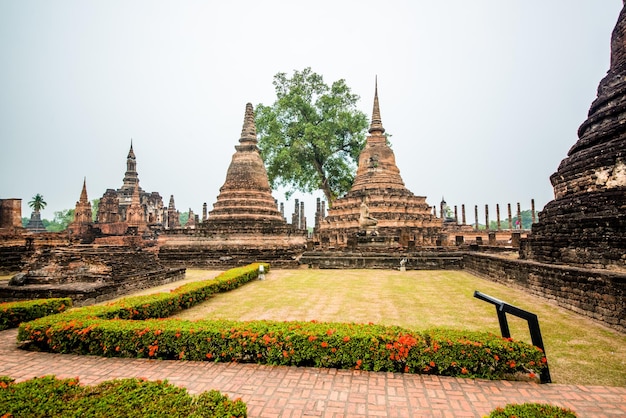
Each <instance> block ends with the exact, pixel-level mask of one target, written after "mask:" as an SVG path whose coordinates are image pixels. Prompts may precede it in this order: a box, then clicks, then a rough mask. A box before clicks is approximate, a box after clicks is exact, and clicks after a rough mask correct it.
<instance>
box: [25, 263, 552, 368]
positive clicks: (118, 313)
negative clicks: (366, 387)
mask: <svg viewBox="0 0 626 418" xmlns="http://www.w3.org/2000/svg"><path fill="white" fill-rule="evenodd" d="M268 267H269V266H267V265H266V270H268ZM257 275H258V264H253V265H250V266H246V267H242V268H238V269H232V270H229V271H227V272H225V273H222V274H221V275H220V276H218V277H217V278H216V279H213V280H208V281H204V282H196V283H190V284H187V285H184V286H181V287H179V288H178V289H175V290H173V291H172V292H171V293H170V294H154V295H149V296H141V297H133V298H127V299H124V300H122V301H119V302H116V303H112V304H109V305H107V306H90V307H84V308H80V309H74V310H72V311H70V312H67V313H63V314H59V315H53V316H49V317H45V318H40V319H37V320H36V321H33V322H29V323H25V324H22V325H21V326H20V329H19V333H18V339H19V340H21V341H30V342H31V344H32V345H35V346H36V347H38V348H40V349H42V350H47V351H53V352H58V353H74V354H92V355H101V356H116V357H144V358H155V359H164V360H194V361H203V360H204V361H234V362H255V363H261V364H270V365H287V366H312V367H331V368H339V369H362V370H372V371H390V372H405V373H429V374H438V375H446V376H462V377H481V378H487V379H502V378H506V377H508V376H511V375H514V374H519V373H530V375H531V377H533V376H534V375H537V374H539V372H540V371H541V370H542V369H543V368H545V367H546V360H545V357H544V355H543V352H542V351H541V350H540V349H538V348H536V347H533V346H531V345H528V344H525V343H523V342H516V341H512V340H511V339H504V338H501V337H498V336H496V335H493V334H488V333H478V332H462V331H450V330H431V331H427V332H421V333H418V332H415V331H412V330H408V329H404V328H401V327H395V326H380V325H374V324H343V323H318V322H315V321H312V322H277V321H250V322H237V321H219V320H216V321H196V322H190V321H180V320H175V319H167V317H168V316H170V315H172V314H173V313H174V312H176V311H179V310H181V309H186V308H187V307H188V306H192V305H194V304H196V303H200V302H202V301H205V300H207V299H208V298H210V297H211V295H212V294H213V293H216V292H223V291H228V290H231V289H234V288H236V287H238V286H241V285H242V284H244V283H247V282H248V281H250V280H252V279H253V278H256V277H257ZM129 319H139V320H140V321H137V320H129Z"/></svg>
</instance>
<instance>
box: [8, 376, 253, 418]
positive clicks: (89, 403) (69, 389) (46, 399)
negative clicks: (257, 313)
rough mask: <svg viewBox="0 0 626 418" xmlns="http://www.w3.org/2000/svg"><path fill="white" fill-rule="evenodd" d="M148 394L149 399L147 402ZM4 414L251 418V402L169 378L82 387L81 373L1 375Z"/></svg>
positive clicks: (130, 380)
mask: <svg viewBox="0 0 626 418" xmlns="http://www.w3.org/2000/svg"><path fill="white" fill-rule="evenodd" d="M146 399H149V400H150V401H149V402H146ZM0 411H2V413H3V414H4V415H2V416H3V417H13V416H15V417H21V416H30V417H35V416H37V417H44V416H45V417H67V416H87V417H103V416H107V417H132V416H134V417H143V416H168V417H189V416H198V417H200V416H201V417H229V418H230V417H246V416H247V407H246V404H245V403H244V402H243V401H241V400H240V399H236V400H234V401H231V400H230V399H228V397H227V396H225V395H222V394H221V393H220V392H218V391H215V390H212V391H209V392H204V393H202V394H200V395H199V396H190V395H189V394H188V393H187V390H185V389H182V388H178V387H175V386H172V385H170V384H169V383H168V382H167V381H156V382H151V381H146V380H144V379H118V380H110V381H107V382H103V383H101V384H99V385H97V386H93V387H90V386H81V385H80V384H79V382H78V378H73V379H57V378H55V377H54V376H45V377H41V378H34V379H31V380H27V381H25V382H21V383H14V382H13V380H12V379H10V378H7V377H6V376H0Z"/></svg>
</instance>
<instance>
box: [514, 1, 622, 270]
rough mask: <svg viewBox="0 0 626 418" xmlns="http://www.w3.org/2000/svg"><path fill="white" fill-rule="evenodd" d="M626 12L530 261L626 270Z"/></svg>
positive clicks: (527, 252)
mask: <svg viewBox="0 0 626 418" xmlns="http://www.w3.org/2000/svg"><path fill="white" fill-rule="evenodd" d="M625 13H626V8H624V9H622V12H621V13H620V16H619V19H618V22H617V24H616V26H615V29H614V30H613V34H612V39H611V66H610V68H609V71H608V73H607V75H606V77H604V79H602V81H600V85H599V86H598V96H597V98H596V99H595V100H594V102H593V103H592V105H591V108H590V109H589V116H588V118H587V120H585V121H584V122H583V123H582V125H581V126H580V128H579V129H578V142H576V143H575V144H574V146H573V147H572V148H571V149H570V150H569V152H568V153H567V157H566V158H565V159H563V161H561V164H560V165H559V168H558V170H557V171H556V173H554V174H553V175H552V176H551V177H550V181H551V182H552V186H553V187H554V197H555V198H554V200H552V201H551V202H549V203H548V204H547V205H546V206H545V207H544V209H543V211H541V212H540V213H539V222H538V223H536V224H534V225H533V227H532V233H531V234H530V236H529V237H528V241H527V244H526V246H525V248H524V250H523V255H524V257H525V258H528V259H532V260H537V261H542V262H548V263H558V264H568V265H575V266H582V267H594V268H614V269H626V47H625V42H626V33H625V32H626V18H625Z"/></svg>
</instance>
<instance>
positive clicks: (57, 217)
mask: <svg viewBox="0 0 626 418" xmlns="http://www.w3.org/2000/svg"><path fill="white" fill-rule="evenodd" d="M73 220H74V209H64V210H61V211H57V212H54V219H53V220H52V221H48V220H47V219H42V220H41V221H42V222H43V224H44V226H45V227H46V229H47V230H48V231H50V232H61V231H65V230H66V229H67V226H68V225H69V224H70V222H72V221H73Z"/></svg>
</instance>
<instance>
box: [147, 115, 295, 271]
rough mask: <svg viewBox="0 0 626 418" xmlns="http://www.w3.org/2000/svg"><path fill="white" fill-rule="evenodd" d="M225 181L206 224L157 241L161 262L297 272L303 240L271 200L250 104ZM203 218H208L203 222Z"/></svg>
mask: <svg viewBox="0 0 626 418" xmlns="http://www.w3.org/2000/svg"><path fill="white" fill-rule="evenodd" d="M235 150H236V152H235V153H234V154H233V156H232V159H231V163H230V165H229V167H228V171H227V172H226V180H225V181H224V184H223V186H222V187H221V188H220V193H219V195H218V196H217V200H216V202H215V203H214V204H213V210H211V211H210V212H209V213H208V216H207V217H206V220H204V221H202V222H200V223H198V224H195V226H194V228H193V229H191V228H190V229H189V230H187V231H185V233H183V234H180V233H176V231H170V233H167V234H166V235H164V236H162V237H161V238H160V239H159V243H160V252H159V257H160V258H161V260H163V261H164V262H167V263H169V264H170V265H185V266H195V267H224V266H229V265H242V264H247V263H249V262H252V261H273V262H274V263H275V264H276V265H282V266H288V265H291V266H295V265H297V262H296V261H295V260H296V258H297V257H298V255H299V254H300V253H301V252H302V251H303V250H304V247H305V236H304V234H302V233H301V232H300V233H299V232H297V231H296V230H294V229H293V228H292V227H291V226H289V225H288V224H287V222H286V220H285V218H284V217H283V215H282V214H281V213H280V211H279V209H278V205H277V203H276V201H275V199H274V197H273V196H272V191H271V189H270V185H269V180H268V177H267V171H266V169H265V165H264V164H263V160H262V159H261V154H260V153H259V148H258V147H257V137H256V125H255V122H254V110H253V108H252V104H250V103H248V104H247V105H246V110H245V115H244V123H243V128H242V131H241V136H240V138H239V145H236V146H235ZM203 218H204V216H203Z"/></svg>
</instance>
